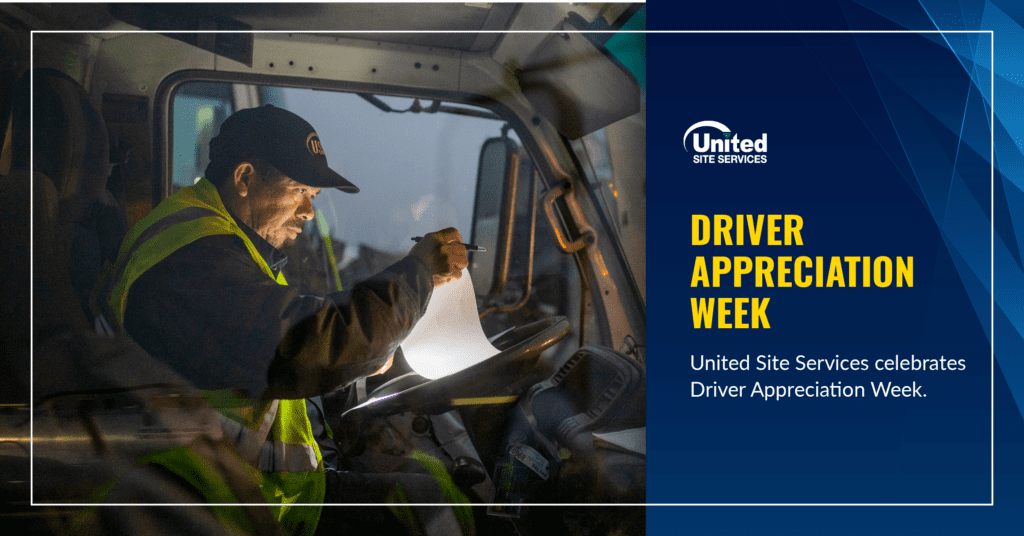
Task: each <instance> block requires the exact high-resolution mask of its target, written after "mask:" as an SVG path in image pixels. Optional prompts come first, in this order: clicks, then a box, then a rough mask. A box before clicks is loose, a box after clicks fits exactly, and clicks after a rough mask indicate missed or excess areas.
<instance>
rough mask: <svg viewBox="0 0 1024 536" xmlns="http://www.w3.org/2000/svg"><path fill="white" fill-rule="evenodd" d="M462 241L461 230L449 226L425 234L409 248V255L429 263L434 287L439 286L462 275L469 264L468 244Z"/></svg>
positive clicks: (428, 266)
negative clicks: (463, 243) (467, 255)
mask: <svg viewBox="0 0 1024 536" xmlns="http://www.w3.org/2000/svg"><path fill="white" fill-rule="evenodd" d="M461 242H462V235H461V234H459V231H458V230H456V229H455V228H454V227H449V228H447V229H444V230H442V231H436V232H433V233H429V234H427V235H426V236H424V237H423V238H422V239H421V240H420V241H419V242H417V243H416V245H415V246H413V247H412V249H411V250H409V255H410V256H413V257H419V258H420V259H422V260H423V262H425V263H426V264H427V268H428V269H429V270H430V275H431V276H432V277H433V278H434V288H437V287H439V286H441V285H444V284H445V283H450V282H452V281H455V280H456V279H458V278H460V277H462V270H463V268H465V267H467V266H469V259H468V258H467V257H466V246H463V245H462V244H461Z"/></svg>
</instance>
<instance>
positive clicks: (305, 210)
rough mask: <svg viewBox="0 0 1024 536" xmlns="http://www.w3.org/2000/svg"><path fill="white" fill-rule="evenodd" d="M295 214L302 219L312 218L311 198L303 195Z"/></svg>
mask: <svg viewBox="0 0 1024 536" xmlns="http://www.w3.org/2000/svg"><path fill="white" fill-rule="evenodd" d="M295 215H297V216H298V217H300V218H302V219H304V220H311V219H313V200H312V199H310V198H308V197H305V196H303V197H302V202H300V203H299V208H298V210H296V211H295Z"/></svg>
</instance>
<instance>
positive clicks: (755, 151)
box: [683, 121, 768, 164]
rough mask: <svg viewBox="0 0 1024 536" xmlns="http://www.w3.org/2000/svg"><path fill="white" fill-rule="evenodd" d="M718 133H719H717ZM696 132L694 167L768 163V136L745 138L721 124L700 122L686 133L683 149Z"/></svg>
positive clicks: (694, 136) (692, 143)
mask: <svg viewBox="0 0 1024 536" xmlns="http://www.w3.org/2000/svg"><path fill="white" fill-rule="evenodd" d="M716 130H717V131H716ZM691 132H693V139H692V142H691V143H690V145H691V146H692V147H693V152H694V153H696V154H694V155H693V163H694V164H764V163H766V162H768V154H767V153H768V134H764V133H762V134H761V137H760V138H756V139H752V138H741V137H740V135H739V134H737V133H735V132H733V131H731V130H730V129H729V127H727V126H725V125H723V124H722V123H719V122H718V121H699V122H697V123H694V124H692V125H690V128H688V129H686V134H683V149H684V150H685V151H686V152H690V149H688V148H687V140H688V139H690V133H691Z"/></svg>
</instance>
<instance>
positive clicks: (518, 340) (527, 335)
mask: <svg viewBox="0 0 1024 536" xmlns="http://www.w3.org/2000/svg"><path fill="white" fill-rule="evenodd" d="M568 333H569V320H568V319H567V318H566V317H564V316H554V317H551V318H545V319H542V320H538V321H536V322H531V323H529V324H527V325H525V326H520V327H516V328H513V329H511V330H508V331H506V332H504V333H502V334H501V335H499V336H498V337H496V338H495V340H494V341H492V344H493V345H494V346H495V347H496V348H498V349H499V350H500V351H499V352H498V353H497V354H495V355H493V356H491V357H489V358H487V359H485V360H483V361H481V362H479V363H477V364H475V365H473V366H471V367H468V368H465V369H462V370H460V371H458V372H456V373H454V374H451V375H448V376H445V377H443V378H437V379H435V380H428V379H426V378H424V377H422V376H420V375H418V374H416V373H415V372H410V373H408V374H404V375H402V376H399V377H397V378H395V379H393V380H391V381H389V382H387V383H385V384H384V385H381V386H380V387H379V388H377V389H376V390H375V391H374V392H373V393H372V395H371V398H370V399H369V400H367V401H366V402H364V403H362V404H360V405H358V406H356V407H354V408H351V409H349V410H348V411H346V412H345V413H343V414H342V416H341V417H342V419H343V420H346V419H349V418H353V419H355V420H362V419H366V418H371V417H386V416H389V415H395V414H398V413H402V412H404V411H408V410H411V409H414V410H416V411H417V412H422V413H426V414H435V415H436V414H439V413H444V412H445V411H448V410H450V409H451V408H452V407H453V406H454V405H453V403H452V401H453V400H456V399H461V398H471V397H494V396H509V395H513V396H517V395H520V394H522V392H523V391H524V390H525V389H526V388H527V387H528V385H527V382H523V381H521V380H522V379H524V378H526V377H528V376H529V375H530V372H531V371H532V369H533V368H534V366H535V365H536V364H537V361H538V360H539V359H540V354H541V353H542V352H543V351H544V350H547V349H548V348H550V347H551V346H552V345H554V344H555V343H556V342H558V341H560V340H562V338H564V337H565V336H566V335H567V334H568Z"/></svg>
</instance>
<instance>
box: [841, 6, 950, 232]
mask: <svg viewBox="0 0 1024 536" xmlns="http://www.w3.org/2000/svg"><path fill="white" fill-rule="evenodd" d="M843 16H844V17H845V16H846V11H845V10H844V11H843ZM847 24H849V20H847ZM853 43H854V44H855V45H857V51H858V52H860V57H861V60H863V61H864V68H865V69H867V71H868V76H869V77H871V83H872V84H873V85H874V86H875V92H876V93H878V100H880V101H882V108H884V109H885V115H886V116H887V117H888V118H889V124H890V125H892V130H893V132H895V133H896V139H897V140H899V142H900V148H901V149H903V156H905V157H906V158H907V164H908V165H910V172H911V173H913V174H914V180H915V181H917V186H918V188H920V189H921V195H924V185H922V184H921V179H919V178H918V176H917V170H915V169H914V162H913V160H911V159H910V154H909V153H908V152H907V147H906V145H904V144H903V136H900V131H899V129H898V128H896V123H894V122H893V119H892V114H891V113H889V106H888V105H887V104H886V103H885V99H884V98H883V97H882V91H881V90H880V89H879V88H878V82H876V81H875V75H874V74H873V73H872V72H871V66H870V65H868V60H867V58H866V57H864V50H863V49H861V47H860V41H858V40H857V36H856V34H853ZM924 203H925V206H928V199H927V197H925V200H924ZM929 212H932V218H933V219H934V218H935V213H934V211H931V210H929ZM936 221H938V220H936Z"/></svg>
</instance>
